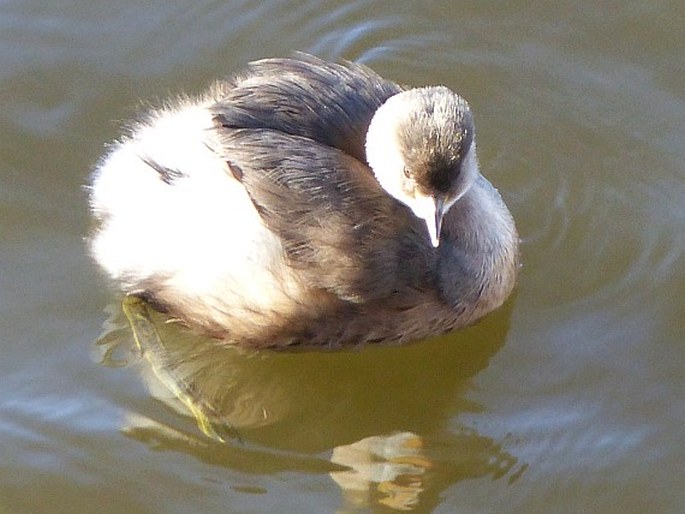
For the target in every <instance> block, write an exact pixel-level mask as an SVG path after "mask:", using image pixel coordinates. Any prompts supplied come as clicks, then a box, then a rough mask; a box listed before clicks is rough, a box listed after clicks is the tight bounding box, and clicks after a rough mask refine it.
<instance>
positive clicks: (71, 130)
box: [0, 0, 685, 514]
mask: <svg viewBox="0 0 685 514" xmlns="http://www.w3.org/2000/svg"><path fill="white" fill-rule="evenodd" d="M260 5H261V6H260V7H255V4H254V3H252V2H228V3H220V2H208V1H203V0H201V1H200V2H194V3H192V4H186V3H182V2H172V3H167V4H165V5H164V6H161V4H160V6H157V7H154V6H141V5H139V3H135V2H123V3H121V2H119V3H105V2H99V1H96V2H91V3H88V4H83V3H80V2H71V1H67V2H60V3H59V4H55V5H54V6H51V5H48V4H46V3H45V2H36V1H35V0H22V1H21V2H20V1H18V0H14V1H12V0H10V1H7V2H1V3H0V99H1V100H2V102H1V104H0V383H2V385H3V393H4V394H3V395H2V397H1V398H0V512H2V513H4V512H9V513H15V512H18V513H24V512H27V513H28V512H30V513H35V512H76V513H78V512H84V513H85V512H100V513H102V514H105V513H119V512H122V513H123V512H179V513H181V512H183V513H185V512H293V513H300V512H312V513H320V512H391V511H393V510H399V509H402V508H406V509H413V510H414V511H416V512H444V513H451V512H520V513H528V512H592V513H594V512H597V513H613V512H616V513H626V512H631V513H632V512H636V513H637V512H659V513H662V512H665V513H671V512H673V513H678V512H683V511H685V493H684V492H683V491H685V473H683V471H682V463H683V461H684V460H685V452H684V450H683V448H684V445H683V441H684V440H685V429H684V428H683V426H684V424H685V403H684V400H683V398H685V378H684V373H683V370H684V369H685V349H684V346H683V339H684V334H685V322H684V321H683V320H684V318H685V307H684V304H683V297H684V294H685V257H684V255H685V94H684V93H683V92H684V91H685V81H684V77H685V60H684V59H683V55H684V53H685V31H683V22H684V21H685V7H683V4H682V2H675V1H672V2H667V1H661V2H652V3H644V2H630V1H624V2H612V3H605V4H602V6H591V5H590V4H577V3H573V2H562V3H555V4H554V6H551V5H547V4H543V3H540V4H539V5H535V6H532V7H531V6H530V5H529V4H526V3H523V2H517V3H509V4H506V5H503V4H499V3H494V2H487V3H482V2H481V3H478V4H473V5H470V6H464V5H460V4H459V3H454V2H447V1H440V2H430V3H426V4H424V5H421V4H419V3H412V4H409V3H400V2H392V1H379V2H365V1H362V2H355V3H339V2H328V1H319V2H285V1H281V2H270V3H264V4H260ZM292 50H305V51H310V52H314V53H317V54H319V55H320V56H322V57H326V58H340V57H344V58H348V59H358V60H361V61H363V62H365V63H366V64H369V65H371V66H372V67H373V68H375V69H376V70H378V71H379V72H380V73H382V74H383V75H385V76H388V77H389V78H393V79H395V80H397V81H399V82H402V83H407V84H413V85H421V84H436V83H441V84H446V85H448V86H450V87H451V88H453V89H454V90H456V91H459V92H460V93H461V94H463V95H464V96H465V97H466V98H467V99H468V100H469V102H470V103H471V105H472V108H473V110H474V112H475V116H476V125H477V127H478V138H479V139H478V140H479V152H480V160H481V166H482V168H483V172H484V173H485V174H486V175H487V176H488V178H489V179H490V180H491V181H492V182H493V183H494V184H495V185H496V186H497V187H498V188H499V189H500V191H501V193H502V195H503V196H504V198H505V200H506V201H507V203H508V205H509V207H510V209H511V211H512V212H513V214H514V216H515V218H516V220H517V223H518V226H519V230H520V233H521V236H522V238H523V243H522V253H523V262H524V266H523V269H522V272H521V276H520V281H519V285H518V288H517V291H516V294H515V295H514V297H512V299H511V301H510V302H509V303H508V304H507V305H506V306H505V308H503V309H501V310H500V311H498V312H496V313H495V314H493V315H491V316H489V317H488V318H486V319H485V320H484V321H483V322H481V323H480V324H478V325H477V326H475V327H472V328H469V329H467V330H465V331H461V332H457V333H454V334H450V335H448V336H446V337H443V338H440V339H437V340H432V341H426V342H421V343H418V344H414V345H411V346H408V347H402V348H371V349H365V350H361V351H354V352H342V353H328V354H321V353H294V354H273V353H265V354H250V353H245V352H238V351H235V350H230V349H218V348H216V347H213V346H212V345H211V344H209V341H207V340H204V339H200V338H196V337H194V336H192V335H191V334H188V333H187V332H185V331H184V330H182V329H180V328H179V327H176V326H169V325H160V331H161V333H162V335H163V340H164V345H163V347H159V346H152V347H148V348H146V351H145V353H144V355H143V356H141V354H140V352H139V350H137V348H136V345H135V344H134V342H133V338H132V334H131V331H130V329H129V328H128V327H127V324H126V323H125V319H124V317H123V314H122V313H121V311H120V306H119V303H118V300H117V298H116V295H114V294H113V293H112V292H111V291H110V290H108V286H107V284H106V282H105V281H104V279H103V278H102V277H101V276H100V275H99V273H98V271H97V269H96V268H95V266H94V265H93V263H92V262H91V261H90V259H89V258H88V256H87V255H86V251H85V243H84V237H85V236H86V235H87V233H88V230H89V224H90V221H89V218H88V213H87V192H86V191H85V190H84V188H83V185H84V184H85V183H86V182H87V179H88V173H89V170H90V169H91V167H92V166H93V165H94V163H95V162H96V161H97V159H98V157H99V156H100V155H101V154H102V153H103V151H104V144H105V143H106V142H107V141H111V140H112V139H113V138H115V137H117V135H118V134H119V129H120V122H121V121H123V120H126V119H128V118H130V117H132V116H134V115H135V113H136V112H137V110H138V106H139V105H140V102H141V101H142V100H154V99H155V98H163V97H165V96H167V95H169V94H171V93H180V92H182V91H185V92H190V93H193V92H198V91H201V90H202V88H203V87H205V86H206V85H207V84H208V83H209V82H210V81H211V80H213V79H214V78H216V77H217V76H221V75H223V74H228V73H230V72H231V71H233V70H235V69H237V68H239V67H240V66H242V65H243V64H244V63H245V62H247V61H249V60H252V59H255V58H259V57H265V56H273V55H287V54H288V53H289V52H291V51H292ZM154 222H159V220H154V221H151V223H154ZM157 321H160V320H157ZM179 384H180V385H179ZM174 392H175V393H176V394H174ZM179 397H180V398H181V400H179ZM193 412H195V416H194V415H193ZM198 413H199V415H198ZM198 416H199V417H200V419H201V421H203V422H204V425H202V424H200V425H199V424H198V422H197V419H196V417H198ZM208 427H209V428H208ZM203 429H204V431H203ZM222 439H223V441H222Z"/></svg>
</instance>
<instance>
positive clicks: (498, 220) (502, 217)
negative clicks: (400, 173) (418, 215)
mask: <svg viewBox="0 0 685 514" xmlns="http://www.w3.org/2000/svg"><path fill="white" fill-rule="evenodd" d="M448 216H449V217H450V218H449V220H447V221H446V223H445V225H444V228H443V238H444V241H441V243H440V246H439V247H438V259H439V264H438V282H439V287H440V289H441V293H442V295H443V298H444V299H445V300H446V301H447V302H448V303H449V304H450V305H451V306H452V307H453V308H455V309H457V310H460V309H461V308H465V309H469V308H473V312H472V315H473V317H474V319H476V318H479V317H480V316H481V315H482V314H484V313H485V312H489V311H490V310H492V309H495V308H496V307H499V306H500V305H501V304H502V303H503V302H504V300H505V299H506V298H507V296H509V294H510V293H511V290H512V289H513V287H514V282H515V278H516V271H517V268H518V234H517V232H516V227H515V225H514V221H513V219H512V217H511V214H510V213H509V210H508V209H507V207H506V205H505V204H504V202H503V201H502V198H501V197H500V195H499V193H498V192H497V190H496V189H495V188H494V187H493V186H492V185H491V184H490V183H489V182H488V181H487V180H486V179H485V178H484V177H482V176H480V175H479V176H478V178H477V179H476V181H475V183H474V184H473V186H472V187H471V188H470V189H469V191H468V192H467V193H466V194H465V195H464V196H463V197H462V198H461V199H459V201H457V203H456V204H455V205H454V206H453V207H452V209H451V210H450V211H449V213H448Z"/></svg>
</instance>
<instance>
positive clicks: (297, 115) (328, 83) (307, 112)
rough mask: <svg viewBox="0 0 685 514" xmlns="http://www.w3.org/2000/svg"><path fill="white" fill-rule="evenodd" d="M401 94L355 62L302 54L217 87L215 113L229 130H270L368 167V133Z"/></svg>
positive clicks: (258, 66) (257, 65)
mask: <svg viewBox="0 0 685 514" xmlns="http://www.w3.org/2000/svg"><path fill="white" fill-rule="evenodd" d="M401 91H402V88H401V87H400V86H399V85H397V84H395V83H394V82H392V81H389V80H386V79H384V78H382V77H381V76H380V75H378V74H376V73H375V72H374V71H372V70H371V69H369V68H367V67H365V66H363V65H360V64H355V63H349V62H348V63H344V64H338V63H332V62H328V61H323V60H321V59H318V58H316V57H313V56H309V55H306V54H299V55H298V58H297V59H263V60H260V61H255V62H252V63H250V64H249V65H248V66H247V68H246V70H245V71H244V72H243V73H241V74H239V75H236V76H234V77H233V78H231V79H229V80H227V81H225V82H222V83H220V84H219V85H218V92H217V97H218V101H217V102H216V103H215V104H214V105H213V107H212V112H213V114H214V116H215V120H216V123H217V124H218V125H221V126H223V127H225V128H244V129H270V130H275V131H278V132H282V133H283V134H289V135H293V136H302V137H305V138H308V139H311V140H313V141H316V142H318V143H321V144H323V145H325V146H328V147H331V148H337V149H339V150H342V151H343V152H345V153H347V154H348V155H350V156H352V157H354V158H355V159H358V160H359V161H361V162H366V157H365V151H364V144H365V139H366V131H367V128H368V126H369V123H370V122H371V118H372V117H373V115H374V113H375V112H376V110H377V109H378V107H380V106H381V105H382V104H383V102H385V101H386V100H387V99H388V98H390V97H391V96H393V95H395V94H397V93H399V92H401Z"/></svg>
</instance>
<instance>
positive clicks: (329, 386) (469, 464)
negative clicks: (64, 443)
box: [96, 302, 524, 510]
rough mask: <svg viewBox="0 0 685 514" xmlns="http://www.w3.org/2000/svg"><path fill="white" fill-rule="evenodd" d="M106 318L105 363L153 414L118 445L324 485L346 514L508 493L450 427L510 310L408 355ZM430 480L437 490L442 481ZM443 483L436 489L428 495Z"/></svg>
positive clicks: (475, 437)
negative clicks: (210, 334) (263, 344)
mask: <svg viewBox="0 0 685 514" xmlns="http://www.w3.org/2000/svg"><path fill="white" fill-rule="evenodd" d="M141 308H142V310H137V311H136V312H137V313H138V314H137V316H138V317H137V318H136V317H135V316H136V315H135V314H134V315H133V318H131V316H132V315H131V312H130V310H129V308H127V307H126V302H125V307H124V309H125V310H126V312H127V315H128V316H129V319H131V322H130V323H129V320H127V318H126V316H125V315H124V311H122V309H121V307H120V306H119V305H116V304H112V305H110V306H108V308H107V311H108V312H109V315H110V317H109V319H108V320H107V322H106V323H105V329H104V332H103V334H102V336H101V337H100V338H99V339H98V341H97V342H96V348H97V350H98V354H99V360H100V361H101V363H102V364H103V365H105V366H108V367H128V368H134V369H135V370H136V372H138V373H139V374H140V376H141V378H142V379H143V380H144V382H145V383H146V385H147V386H148V389H149V391H150V394H151V395H152V396H153V397H154V398H155V399H156V400H157V401H156V402H155V403H154V404H153V405H152V407H149V408H148V407H145V408H144V410H145V412H131V411H130V410H129V413H128V415H127V418H126V420H125V422H124V427H123V432H124V433H125V434H126V435H127V436H128V437H131V438H133V439H135V440H138V441H140V442H143V443H145V444H147V445H148V446H149V447H150V448H152V449H155V450H166V451H175V452H182V453H186V454H189V455H192V456H194V457H195V458H197V459H199V460H201V461H203V462H206V463H209V464H212V465H216V466H223V467H227V468H231V469H234V470H240V471H242V472H248V473H253V474H273V473H278V472H292V471H301V472H306V473H315V474H320V473H328V474H329V476H330V477H331V478H332V479H333V481H334V482H335V483H337V484H338V485H339V486H340V488H341V489H342V491H343V497H344V500H343V501H344V503H345V504H346V505H348V506H355V505H357V506H359V505H375V504H382V505H385V506H386V507H390V508H394V509H400V510H406V509H410V508H412V507H413V506H416V505H418V503H419V495H420V497H421V498H420V499H421V506H422V508H423V507H425V506H426V504H427V503H428V504H433V505H437V504H438V503H439V501H438V493H439V491H440V490H442V489H443V488H445V487H447V486H449V485H450V484H453V483H455V482H458V481H461V480H464V479H472V478H478V477H484V476H490V477H491V478H493V479H495V478H500V477H503V476H505V475H507V474H509V480H510V481H511V480H514V479H516V478H517V476H518V475H519V474H520V473H521V472H522V470H523V469H524V468H522V467H519V469H518V470H514V467H515V465H516V464H517V459H516V458H515V457H513V456H512V455H510V454H509V453H508V452H507V451H506V450H505V449H504V445H505V442H497V441H494V440H493V439H491V438H489V437H486V436H483V435H480V434H479V433H478V432H477V431H476V430H474V429H473V428H469V427H465V426H463V425H460V424H459V423H458V422H456V421H455V420H456V418H457V417H458V416H459V415H460V414H462V413H472V412H478V411H480V410H481V407H480V406H479V405H478V404H476V403H474V402H472V401H471V400H469V399H468V392H469V389H470V379H471V378H472V377H473V376H475V375H476V374H477V373H478V372H480V371H481V370H483V369H485V368H486V367H487V366H488V362H489V360H490V358H491V357H492V356H493V355H495V354H496V353H497V351H498V350H499V349H500V348H501V347H502V346H503V345H504V342H505V337H506V332H507V329H508V319H509V315H510V310H511V302H510V303H509V304H508V305H507V306H506V307H504V308H503V309H501V310H500V311H499V312H497V313H496V314H494V315H493V316H490V317H489V318H487V319H486V320H484V321H482V322H481V323H480V324H478V325H476V326H474V327H471V328H468V329H466V330H462V331H459V332H456V333H452V334H448V335H446V336H443V337H440V338H436V339H433V340H429V341H425V342H420V343H416V344H413V345H408V346H404V347H374V348H372V347H366V348H364V349H363V350H348V351H337V352H275V351H260V352H255V351H248V350H242V349H238V348H234V347H227V346H221V345H218V344H217V343H216V340H212V339H209V338H206V337H201V336H198V335H196V334H194V333H192V332H191V331H189V330H188V329H186V328H185V327H183V326H180V325H179V324H176V323H168V322H166V321H167V320H165V318H164V317H163V316H162V315H160V314H158V313H156V312H153V311H151V310H150V309H148V308H147V307H145V306H144V305H142V306H141V304H137V307H136V309H141ZM438 477H439V478H438ZM438 482H439V483H438Z"/></svg>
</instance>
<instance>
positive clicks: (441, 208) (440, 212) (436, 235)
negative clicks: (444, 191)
mask: <svg viewBox="0 0 685 514" xmlns="http://www.w3.org/2000/svg"><path fill="white" fill-rule="evenodd" d="M433 201H434V202H435V225H434V230H435V232H431V243H433V246H434V247H435V248H437V247H438V245H439V244H440V231H441V230H442V218H443V217H444V216H445V199H444V198H442V197H437V196H436V197H435V198H434V199H433ZM428 224H429V225H430V223H428ZM428 230H429V231H430V226H429V228H428Z"/></svg>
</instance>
